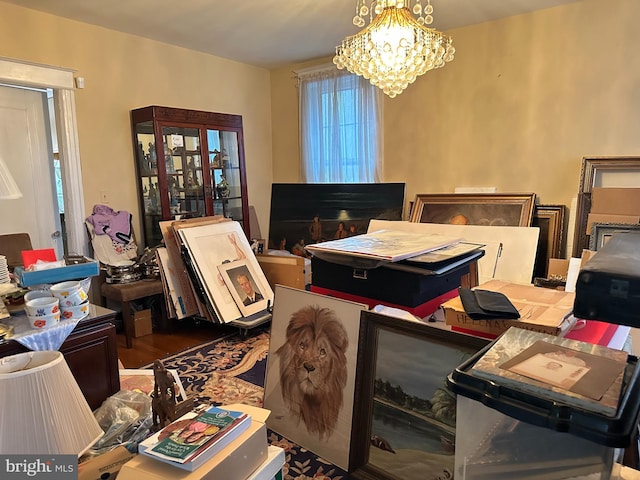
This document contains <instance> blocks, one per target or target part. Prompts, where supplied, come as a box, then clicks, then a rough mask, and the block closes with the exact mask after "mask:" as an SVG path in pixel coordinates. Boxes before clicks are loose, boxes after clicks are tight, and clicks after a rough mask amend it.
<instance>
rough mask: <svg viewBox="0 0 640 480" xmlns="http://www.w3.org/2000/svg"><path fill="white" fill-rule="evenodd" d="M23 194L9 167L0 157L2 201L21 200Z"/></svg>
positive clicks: (0, 197)
mask: <svg viewBox="0 0 640 480" xmlns="http://www.w3.org/2000/svg"><path fill="white" fill-rule="evenodd" d="M21 196H22V192H21V191H20V189H19V188H18V185H17V184H16V181H15V180H14V179H13V177H12V176H11V172H10V171H9V167H7V164H6V163H4V160H3V159H2V157H0V200H14V199H16V198H20V197H21Z"/></svg>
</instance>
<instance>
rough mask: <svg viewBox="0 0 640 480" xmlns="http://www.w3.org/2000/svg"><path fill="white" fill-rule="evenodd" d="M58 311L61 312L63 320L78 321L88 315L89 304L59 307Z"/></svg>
mask: <svg viewBox="0 0 640 480" xmlns="http://www.w3.org/2000/svg"><path fill="white" fill-rule="evenodd" d="M60 311H61V312H62V315H61V317H62V319H63V320H67V319H69V318H73V319H76V320H80V319H83V318H84V317H86V316H87V315H89V302H84V303H81V304H80V305H72V306H64V305H60Z"/></svg>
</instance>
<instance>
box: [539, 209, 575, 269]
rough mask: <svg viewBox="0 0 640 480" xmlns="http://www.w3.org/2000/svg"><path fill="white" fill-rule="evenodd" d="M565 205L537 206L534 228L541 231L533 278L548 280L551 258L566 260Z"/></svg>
mask: <svg viewBox="0 0 640 480" xmlns="http://www.w3.org/2000/svg"><path fill="white" fill-rule="evenodd" d="M565 212H566V207H565V206H564V205H536V207H535V210H534V212H533V221H532V222H531V226H532V227H538V228H539V229H540V236H539V237H538V249H537V251H536V260H535V264H534V267H533V276H534V277H538V278H547V276H548V270H549V259H550V258H565V256H566V255H565V241H566V240H565V238H566V236H565Z"/></svg>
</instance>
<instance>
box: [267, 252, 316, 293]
mask: <svg viewBox="0 0 640 480" xmlns="http://www.w3.org/2000/svg"><path fill="white" fill-rule="evenodd" d="M256 260H258V263H259V264H260V268H262V271H263V272H264V275H265V277H267V281H268V282H269V285H270V286H271V288H274V289H275V286H276V284H280V285H285V286H287V287H292V288H298V289H300V290H304V289H305V288H306V285H307V283H311V261H310V260H309V259H305V258H302V257H297V256H295V255H291V256H288V255H287V256H280V255H256ZM307 264H308V265H307Z"/></svg>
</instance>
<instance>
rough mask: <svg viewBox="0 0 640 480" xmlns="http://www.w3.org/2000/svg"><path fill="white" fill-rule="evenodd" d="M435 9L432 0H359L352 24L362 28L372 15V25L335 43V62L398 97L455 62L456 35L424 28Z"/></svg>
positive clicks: (340, 67)
mask: <svg viewBox="0 0 640 480" xmlns="http://www.w3.org/2000/svg"><path fill="white" fill-rule="evenodd" d="M412 4H413V8H411V5H412ZM410 8H411V11H410V10H409V9H410ZM411 12H413V14H412V13H411ZM432 13H433V7H432V6H431V0H427V5H425V7H424V9H423V8H422V4H421V0H369V6H367V0H357V3H356V15H355V17H353V24H354V25H355V26H357V27H363V26H364V25H365V20H364V18H363V17H367V16H369V25H368V26H367V27H366V28H364V29H363V30H361V31H360V32H359V33H357V34H356V35H352V36H350V37H347V38H345V39H344V40H343V41H342V43H341V44H340V45H338V46H337V47H336V55H335V57H333V63H335V64H336V66H337V67H338V68H339V69H342V68H346V69H347V70H349V71H350V72H352V73H355V74H356V75H361V76H363V77H364V78H366V79H368V80H369V81H370V82H371V83H372V84H373V85H375V86H377V87H379V88H381V89H382V90H383V91H384V93H386V94H387V95H389V97H391V98H393V97H395V96H396V95H399V94H400V93H402V92H403V91H404V89H405V88H407V86H408V85H409V84H410V83H413V82H414V81H415V79H416V77H417V76H418V75H422V74H424V73H426V72H428V71H429V70H432V69H434V68H440V67H442V66H444V64H445V63H446V62H450V61H451V60H453V54H454V53H455V48H454V47H453V45H452V40H451V37H450V36H448V35H445V34H443V33H441V32H439V31H437V30H435V29H433V28H428V27H425V26H424V24H427V25H430V24H431V23H432V22H433V16H432V15H431V14H432ZM414 15H415V17H414Z"/></svg>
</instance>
